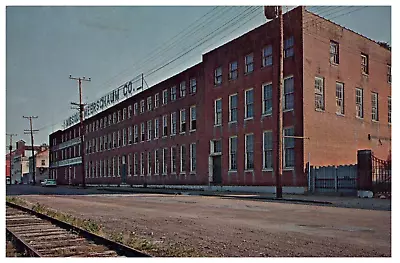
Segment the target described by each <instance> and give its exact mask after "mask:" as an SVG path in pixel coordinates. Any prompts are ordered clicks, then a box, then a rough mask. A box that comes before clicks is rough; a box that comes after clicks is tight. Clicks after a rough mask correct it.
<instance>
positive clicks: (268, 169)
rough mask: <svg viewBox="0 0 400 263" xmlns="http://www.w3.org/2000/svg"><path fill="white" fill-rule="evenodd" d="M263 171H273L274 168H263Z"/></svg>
mask: <svg viewBox="0 0 400 263" xmlns="http://www.w3.org/2000/svg"><path fill="white" fill-rule="evenodd" d="M261 171H262V172H273V171H274V169H272V168H263V169H262V170H261Z"/></svg>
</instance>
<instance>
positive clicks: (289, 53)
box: [283, 36, 294, 58]
mask: <svg viewBox="0 0 400 263" xmlns="http://www.w3.org/2000/svg"><path fill="white" fill-rule="evenodd" d="M283 53H284V58H288V57H293V56H294V37H293V36H290V37H288V38H287V39H285V40H284V43H283Z"/></svg>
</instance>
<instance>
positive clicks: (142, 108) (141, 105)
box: [140, 100, 144, 113]
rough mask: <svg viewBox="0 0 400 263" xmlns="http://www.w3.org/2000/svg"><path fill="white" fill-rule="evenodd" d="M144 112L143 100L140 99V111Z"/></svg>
mask: <svg viewBox="0 0 400 263" xmlns="http://www.w3.org/2000/svg"><path fill="white" fill-rule="evenodd" d="M143 112H144V100H141V101H140V113H143Z"/></svg>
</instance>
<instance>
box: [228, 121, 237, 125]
mask: <svg viewBox="0 0 400 263" xmlns="http://www.w3.org/2000/svg"><path fill="white" fill-rule="evenodd" d="M228 124H237V121H230V122H228Z"/></svg>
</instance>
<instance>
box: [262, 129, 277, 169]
mask: <svg viewBox="0 0 400 263" xmlns="http://www.w3.org/2000/svg"><path fill="white" fill-rule="evenodd" d="M266 134H270V136H271V137H270V138H271V141H270V143H271V144H270V145H266V140H265V139H266V138H265V137H266ZM273 141H274V137H273V133H272V130H266V131H264V132H263V170H266V171H272V170H273ZM267 147H268V148H267ZM267 152H270V153H271V166H267V162H266V159H267V158H266V157H267V154H266V153H267Z"/></svg>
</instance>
